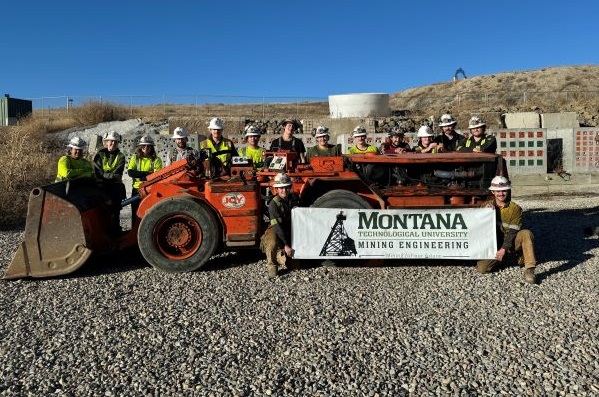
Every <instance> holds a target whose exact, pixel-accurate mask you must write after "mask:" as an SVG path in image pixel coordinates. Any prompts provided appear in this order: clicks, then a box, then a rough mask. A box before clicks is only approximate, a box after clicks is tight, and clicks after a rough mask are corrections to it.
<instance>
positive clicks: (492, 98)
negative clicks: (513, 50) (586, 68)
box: [392, 91, 599, 110]
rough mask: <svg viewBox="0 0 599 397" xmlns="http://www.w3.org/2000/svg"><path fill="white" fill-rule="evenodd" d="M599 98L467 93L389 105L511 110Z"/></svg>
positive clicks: (569, 93) (594, 95) (575, 94)
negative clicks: (498, 107) (524, 106)
mask: <svg viewBox="0 0 599 397" xmlns="http://www.w3.org/2000/svg"><path fill="white" fill-rule="evenodd" d="M593 99H595V100H597V99H599V91H554V92H534V91H523V92H515V91H514V92H484V91H481V92H476V93H473V92H469V93H458V94H455V95H451V96H449V95H448V96H414V97H398V98H395V99H393V100H392V104H395V105H399V107H400V108H403V109H408V110H413V109H420V108H426V107H435V106H448V107H456V106H477V107H496V106H502V107H510V106H516V105H534V104H547V103H551V104H554V105H561V104H567V103H571V102H573V101H588V100H593Z"/></svg>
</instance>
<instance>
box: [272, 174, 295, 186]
mask: <svg viewBox="0 0 599 397" xmlns="http://www.w3.org/2000/svg"><path fill="white" fill-rule="evenodd" d="M272 186H273V187H285V186H291V178H289V175H287V174H285V173H281V174H277V176H275V183H274V184H273V185H272Z"/></svg>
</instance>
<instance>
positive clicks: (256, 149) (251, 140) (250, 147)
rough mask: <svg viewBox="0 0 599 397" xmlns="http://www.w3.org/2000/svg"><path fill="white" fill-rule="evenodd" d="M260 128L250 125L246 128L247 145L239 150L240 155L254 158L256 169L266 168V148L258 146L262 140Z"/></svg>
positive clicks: (253, 162)
mask: <svg viewBox="0 0 599 397" xmlns="http://www.w3.org/2000/svg"><path fill="white" fill-rule="evenodd" d="M260 135H261V133H260V130H259V129H258V128H257V127H255V126H253V125H249V126H247V127H246V129H245V140H246V143H247V146H246V147H244V148H241V149H239V150H238V152H239V155H240V156H242V157H246V158H248V159H250V160H252V165H253V166H254V169H255V170H260V169H262V168H264V148H262V147H260V146H258V143H259V142H260Z"/></svg>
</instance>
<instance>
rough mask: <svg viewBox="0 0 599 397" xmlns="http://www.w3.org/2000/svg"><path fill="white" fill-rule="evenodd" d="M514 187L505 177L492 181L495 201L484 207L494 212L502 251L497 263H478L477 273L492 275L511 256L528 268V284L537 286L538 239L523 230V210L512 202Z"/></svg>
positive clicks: (497, 257)
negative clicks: (536, 253)
mask: <svg viewBox="0 0 599 397" xmlns="http://www.w3.org/2000/svg"><path fill="white" fill-rule="evenodd" d="M511 188H512V187H511V184H510V181H509V180H508V179H507V178H506V177H503V176H496V177H495V178H493V180H492V181H491V186H490V187H489V190H490V191H491V193H493V196H494V198H493V199H491V200H489V201H487V202H486V203H484V204H483V206H484V207H488V208H493V209H495V211H496V219H497V244H498V246H499V249H498V250H497V253H496V254H495V259H494V260H481V261H478V262H477V263H476V270H477V271H478V272H479V273H481V274H485V273H489V272H491V271H492V270H493V269H494V268H495V267H497V265H498V263H499V262H503V260H504V259H505V258H506V255H507V254H508V253H516V254H517V255H518V264H520V265H524V281H526V282H527V283H530V284H535V283H536V276H535V267H536V265H537V260H536V258H535V251H534V236H533V234H532V232H531V231H530V230H527V229H522V208H521V207H520V206H519V205H518V204H516V203H514V202H513V201H511V195H510V192H511Z"/></svg>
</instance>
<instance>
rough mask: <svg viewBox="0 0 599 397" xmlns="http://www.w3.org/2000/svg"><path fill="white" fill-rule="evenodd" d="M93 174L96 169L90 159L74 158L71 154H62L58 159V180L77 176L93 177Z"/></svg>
mask: <svg viewBox="0 0 599 397" xmlns="http://www.w3.org/2000/svg"><path fill="white" fill-rule="evenodd" d="M93 175H94V171H93V169H92V164H91V163H90V162H89V160H86V159H74V158H72V157H71V156H62V157H61V158H60V159H59V160H58V170H57V172H56V182H61V181H67V180H70V179H75V178H91V177H92V176H93Z"/></svg>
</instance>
